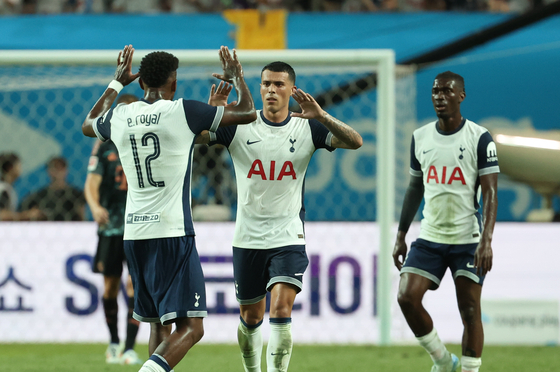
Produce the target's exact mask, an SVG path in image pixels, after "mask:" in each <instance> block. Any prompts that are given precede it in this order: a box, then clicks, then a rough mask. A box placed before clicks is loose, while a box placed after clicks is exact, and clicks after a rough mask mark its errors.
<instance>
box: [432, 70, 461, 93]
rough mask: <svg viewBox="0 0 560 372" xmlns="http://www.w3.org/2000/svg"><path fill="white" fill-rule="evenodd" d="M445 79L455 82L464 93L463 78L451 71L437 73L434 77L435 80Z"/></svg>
mask: <svg viewBox="0 0 560 372" xmlns="http://www.w3.org/2000/svg"><path fill="white" fill-rule="evenodd" d="M437 79H445V80H455V81H456V82H457V83H459V84H460V85H461V88H463V92H465V79H463V77H462V76H461V75H459V74H456V73H454V72H451V71H445V72H442V73H439V74H438V75H437V76H436V79H435V80H437Z"/></svg>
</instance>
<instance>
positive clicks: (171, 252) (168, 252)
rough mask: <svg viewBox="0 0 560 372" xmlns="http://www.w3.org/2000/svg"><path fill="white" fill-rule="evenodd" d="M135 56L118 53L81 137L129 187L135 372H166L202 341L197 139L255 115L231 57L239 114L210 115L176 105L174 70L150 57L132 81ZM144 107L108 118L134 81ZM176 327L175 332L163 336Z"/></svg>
mask: <svg viewBox="0 0 560 372" xmlns="http://www.w3.org/2000/svg"><path fill="white" fill-rule="evenodd" d="M133 54H134V49H133V48H132V45H127V46H125V47H124V49H123V50H122V51H121V52H120V53H119V56H118V59H117V69H116V72H115V79H114V80H113V81H112V82H111V83H110V84H109V86H108V87H107V89H106V90H105V92H104V93H103V94H102V96H101V97H100V99H99V100H98V101H97V102H96V103H95V105H94V106H93V108H92V109H91V111H90V112H89V113H88V115H87V117H86V119H85V121H84V123H83V124H82V132H83V133H84V134H85V135H87V136H90V137H93V136H97V137H98V138H99V139H101V140H102V141H105V140H108V139H111V140H112V141H113V143H114V144H115V146H116V147H117V150H118V153H119V156H120V159H121V164H122V166H123V170H124V173H125V174H126V178H127V180H128V193H127V200H126V211H125V228H124V249H125V254H126V257H127V261H128V265H129V270H130V273H131V276H132V282H133V285H134V291H135V302H134V314H133V316H134V318H135V319H137V320H139V321H143V322H150V323H151V328H150V340H149V353H150V358H149V359H148V360H147V361H146V362H145V363H144V364H143V365H142V367H141V369H140V372H169V371H170V370H171V369H172V368H174V367H175V366H176V365H177V364H178V363H179V362H180V361H181V360H182V358H183V357H184V356H185V354H186V353H187V352H188V351H189V350H190V349H191V347H192V346H193V345H194V344H196V343H197V342H198V341H199V340H200V339H201V338H202V336H203V333H204V329H203V317H205V316H206V315H207V309H206V292H205V286H204V277H203V273H202V267H201V264H200V259H199V257H198V253H197V250H196V245H195V239H194V228H193V223H192V217H191V208H190V197H191V193H190V178H191V158H192V149H193V146H194V139H195V136H196V135H197V134H199V133H200V132H202V131H203V130H210V129H211V130H216V129H217V128H218V126H225V125H233V124H243V123H250V122H252V121H254V120H255V118H256V113H255V108H254V103H253V99H252V97H251V94H250V92H249V89H248V87H247V84H246V83H245V80H244V78H243V69H242V67H241V64H240V63H239V61H238V59H237V55H236V52H235V50H234V51H233V55H232V54H231V53H230V51H229V49H228V48H227V47H221V49H220V51H219V57H220V60H221V63H222V69H223V75H219V74H213V75H214V76H215V77H217V78H219V79H222V80H225V81H229V82H231V83H232V84H233V85H234V87H235V88H236V90H237V94H238V97H239V100H238V102H237V104H236V105H231V106H228V107H225V108H224V107H213V106H210V105H208V104H206V103H203V102H198V101H193V100H186V99H182V98H180V99H177V100H173V98H174V95H175V91H176V88H177V68H178V65H179V60H178V59H177V58H176V57H175V56H174V55H172V54H170V53H166V52H152V53H149V54H147V55H146V56H145V57H144V58H143V59H142V61H141V62H140V68H139V72H138V73H136V74H133V73H132V72H131V64H132V58H133ZM138 77H139V78H140V79H139V83H140V86H141V87H142V89H143V90H144V98H143V99H142V100H141V101H138V102H133V103H130V104H128V105H118V106H116V107H115V108H111V105H112V104H113V102H114V101H115V99H116V97H117V95H118V94H119V92H120V90H121V89H122V88H123V86H126V85H128V84H130V83H132V82H133V81H134V80H136V79H137V78H138ZM172 324H174V326H175V327H174V331H173V332H172V333H169V331H170V329H171V327H169V325H172Z"/></svg>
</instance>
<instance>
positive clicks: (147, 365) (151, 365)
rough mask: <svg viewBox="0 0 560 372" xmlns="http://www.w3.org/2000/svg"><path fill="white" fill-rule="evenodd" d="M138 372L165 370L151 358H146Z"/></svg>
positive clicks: (159, 371) (160, 371)
mask: <svg viewBox="0 0 560 372" xmlns="http://www.w3.org/2000/svg"><path fill="white" fill-rule="evenodd" d="M138 372H165V369H163V368H162V367H161V366H160V365H159V364H157V363H156V362H154V361H153V360H150V359H148V360H146V362H144V364H143V365H142V368H140V370H139V371H138Z"/></svg>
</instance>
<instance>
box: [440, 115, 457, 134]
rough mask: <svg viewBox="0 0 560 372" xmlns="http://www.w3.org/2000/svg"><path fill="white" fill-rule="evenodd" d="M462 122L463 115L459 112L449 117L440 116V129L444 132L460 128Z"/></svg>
mask: <svg viewBox="0 0 560 372" xmlns="http://www.w3.org/2000/svg"><path fill="white" fill-rule="evenodd" d="M462 122H463V116H462V115H461V114H459V115H454V116H451V117H447V118H439V120H438V125H439V129H441V130H442V131H444V132H453V131H454V130H456V129H457V128H459V126H460V125H461V123H462Z"/></svg>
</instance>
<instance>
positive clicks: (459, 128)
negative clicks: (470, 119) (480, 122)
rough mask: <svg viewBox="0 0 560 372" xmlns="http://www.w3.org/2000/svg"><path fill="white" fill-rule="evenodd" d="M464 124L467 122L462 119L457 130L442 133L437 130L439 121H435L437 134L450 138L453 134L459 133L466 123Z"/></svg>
mask: <svg viewBox="0 0 560 372" xmlns="http://www.w3.org/2000/svg"><path fill="white" fill-rule="evenodd" d="M466 122H467V119H465V118H462V120H461V125H459V126H458V127H457V129H455V130H452V131H451V132H444V131H442V130H441V129H440V128H439V120H436V130H437V132H438V133H439V134H441V135H442V136H450V135H452V134H455V133H457V132H458V131H460V130H461V129H462V128H463V127H464V126H465V123H466Z"/></svg>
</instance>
